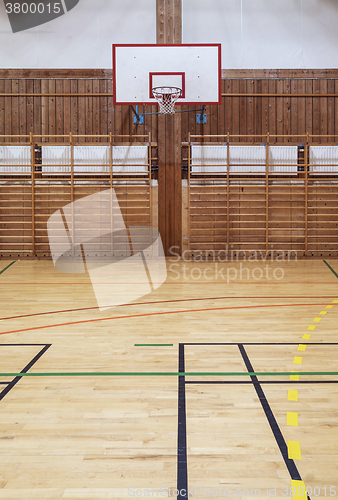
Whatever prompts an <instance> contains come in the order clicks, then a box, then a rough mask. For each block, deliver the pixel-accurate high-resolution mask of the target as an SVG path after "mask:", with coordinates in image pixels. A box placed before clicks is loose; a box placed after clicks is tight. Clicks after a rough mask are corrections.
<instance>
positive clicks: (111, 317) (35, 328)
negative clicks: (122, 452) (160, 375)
mask: <svg viewBox="0 0 338 500" xmlns="http://www.w3.org/2000/svg"><path fill="white" fill-rule="evenodd" d="M326 305H327V302H324V303H321V302H320V303H315V304H267V305H256V306H236V307H213V308H207V309H183V310H182V311H163V312H155V313H143V314H130V315H127V316H110V317H108V318H95V319H86V320H81V321H71V322H67V323H58V324H54V325H43V326H36V327H32V328H22V329H20V330H11V331H8V332H1V333H0V335H7V334H9V333H20V332H28V331H33V330H42V329H43V328H56V327H58V326H70V325H80V324H84V323H94V322H97V321H108V320H111V319H127V318H142V317H146V316H163V315H167V314H182V313H192V312H193V313H194V312H195V313H196V312H205V311H226V310H235V309H255V308H266V307H301V306H304V307H308V306H326Z"/></svg>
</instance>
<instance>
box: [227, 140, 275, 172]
mask: <svg viewBox="0 0 338 500" xmlns="http://www.w3.org/2000/svg"><path fill="white" fill-rule="evenodd" d="M229 153H230V173H231V172H234V173H239V174H256V173H264V172H265V163H266V147H265V146H230V148H229Z"/></svg>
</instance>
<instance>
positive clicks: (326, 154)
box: [309, 146, 338, 174]
mask: <svg viewBox="0 0 338 500" xmlns="http://www.w3.org/2000/svg"><path fill="white" fill-rule="evenodd" d="M309 163H310V168H309V170H310V172H312V173H314V174H322V173H325V174H337V172H338V146H309Z"/></svg>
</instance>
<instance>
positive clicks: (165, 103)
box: [152, 87, 182, 115]
mask: <svg viewBox="0 0 338 500" xmlns="http://www.w3.org/2000/svg"><path fill="white" fill-rule="evenodd" d="M152 93H153V96H154V97H155V99H156V100H157V101H158V103H159V105H160V113H165V114H170V115H172V114H173V113H175V102H176V101H177V99H178V98H179V97H180V95H181V93H182V89H180V88H178V87H154V88H153V89H152Z"/></svg>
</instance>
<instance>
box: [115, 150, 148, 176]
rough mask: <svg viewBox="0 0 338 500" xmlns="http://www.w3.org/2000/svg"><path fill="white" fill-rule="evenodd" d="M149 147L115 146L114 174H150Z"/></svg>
mask: <svg viewBox="0 0 338 500" xmlns="http://www.w3.org/2000/svg"><path fill="white" fill-rule="evenodd" d="M148 161H149V160H148V146H147V145H144V146H113V164H114V167H113V171H114V173H115V172H116V173H117V172H118V173H123V172H124V173H126V174H132V173H133V172H134V173H135V172H142V173H147V172H149V165H148Z"/></svg>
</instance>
